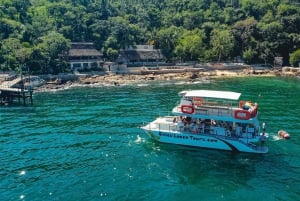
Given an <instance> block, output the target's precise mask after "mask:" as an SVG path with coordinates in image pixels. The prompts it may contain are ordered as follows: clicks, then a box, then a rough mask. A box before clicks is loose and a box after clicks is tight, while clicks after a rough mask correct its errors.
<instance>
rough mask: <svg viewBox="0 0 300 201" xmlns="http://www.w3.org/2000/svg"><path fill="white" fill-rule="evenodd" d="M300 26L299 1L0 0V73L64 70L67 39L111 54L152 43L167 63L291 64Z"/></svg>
mask: <svg viewBox="0 0 300 201" xmlns="http://www.w3.org/2000/svg"><path fill="white" fill-rule="evenodd" d="M299 25H300V4H299V2H298V1H297V0H265V1H256V0H240V1H239V0H222V1H221V0H93V1H90V0H21V1H19V0H0V70H1V69H2V70H9V69H17V68H18V65H27V66H30V69H31V70H32V71H34V72H36V73H45V72H61V71H64V70H66V61H65V58H66V57H65V56H66V53H67V52H68V48H70V45H69V43H70V42H71V41H72V42H94V43H95V46H96V48H97V49H98V50H101V51H102V52H103V54H104V56H105V57H107V58H108V59H114V58H116V54H117V52H118V50H119V49H121V48H125V47H127V46H129V45H137V44H153V45H154V46H155V47H156V48H160V49H161V50H162V52H163V53H164V54H165V56H166V57H167V58H168V59H169V60H172V59H174V60H175V59H176V60H181V61H190V60H194V61H195V60H196V61H226V60H234V59H235V58H236V57H238V56H239V57H242V58H244V60H245V61H246V62H248V63H258V62H265V63H271V64H272V63H273V61H274V57H283V62H284V65H287V64H289V62H292V63H291V65H295V61H294V58H290V55H291V54H292V53H294V54H296V53H295V52H297V51H299V49H300V26H299ZM294 54H292V55H294Z"/></svg>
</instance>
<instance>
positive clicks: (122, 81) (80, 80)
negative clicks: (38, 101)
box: [36, 69, 280, 91]
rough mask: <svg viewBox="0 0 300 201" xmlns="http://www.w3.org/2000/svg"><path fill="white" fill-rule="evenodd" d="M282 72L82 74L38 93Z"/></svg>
mask: <svg viewBox="0 0 300 201" xmlns="http://www.w3.org/2000/svg"><path fill="white" fill-rule="evenodd" d="M277 75H280V72H278V71H275V70H260V71H251V70H247V69H239V70H209V71H196V72H195V71H194V72H190V71H188V70H186V71H185V72H176V73H174V72H170V71H169V72H167V73H162V72H158V71H151V72H147V73H145V72H143V73H141V72H139V73H134V74H127V73H118V72H108V73H106V74H104V75H103V74H97V73H89V74H81V75H78V77H77V79H72V80H63V81H61V80H60V81H58V80H57V79H56V80H53V79H52V80H51V81H47V82H46V84H44V85H42V86H40V87H39V88H38V89H37V90H36V91H49V90H60V89H65V88H69V87H72V86H97V85H99V86H121V85H128V84H134V83H148V82H153V81H184V82H197V81H205V80H209V79H217V78H223V77H243V76H277Z"/></svg>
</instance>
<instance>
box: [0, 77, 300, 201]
mask: <svg viewBox="0 0 300 201" xmlns="http://www.w3.org/2000/svg"><path fill="white" fill-rule="evenodd" d="M188 89H210V90H231V91H236V92H241V93H243V95H242V99H246V100H248V99H252V100H253V101H257V102H258V103H259V115H260V120H261V122H263V121H264V122H266V124H267V132H268V133H269V135H270V137H269V140H268V142H267V144H268V146H269V153H267V154H265V155H255V154H244V153H231V152H226V151H217V150H207V149H197V148H187V147H183V146H178V145H169V144H161V143H158V142H154V141H153V140H151V139H150V138H149V137H148V136H147V135H146V134H144V133H143V132H142V130H141V129H140V128H139V127H140V126H142V125H143V124H144V123H147V122H150V121H152V120H154V119H155V118H156V117H158V116H161V115H168V114H170V113H169V112H170V111H171V109H172V108H173V107H174V106H175V104H176V103H178V101H179V96H178V92H179V91H181V90H188ZM299 104H300V79H297V78H277V77H247V78H226V79H215V80H209V81H205V82H192V83H189V82H173V81H167V82H157V81H151V82H146V83H140V84H137V83H135V84H131V85H126V86H98V87H93V86H88V87H80V86H78V87H74V88H69V89H66V90H62V91H52V92H40V93H35V94H34V106H33V107H22V106H14V107H1V108H0V200H3V201H16V200H21V201H23V200H24V201H25V200H27V201H46V200H47V201H48V200H63V201H73V200H76V201H81V200H82V201H90V200H92V201H94V200H95V201H97V200H109V201H111V200H112V201H123V200H128V201H134V200H137V201H140V200H142V201H152V200H153V201H160V200H162V201H167V200H172V201H186V200H189V201H193V200H211V201H215V200H239V201H240V200H243V201H246V200H249V201H250V200H251V201H253V200H264V201H266V200H267V201H268V200H270V201H274V200H278V201H283V200H284V201H295V200H300V107H299ZM280 129H284V130H286V131H287V132H289V133H290V135H291V139H290V140H282V139H279V138H278V137H277V131H278V130H280Z"/></svg>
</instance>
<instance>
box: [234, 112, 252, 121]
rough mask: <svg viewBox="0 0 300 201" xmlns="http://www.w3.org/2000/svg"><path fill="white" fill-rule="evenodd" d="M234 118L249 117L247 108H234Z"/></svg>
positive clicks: (245, 118)
mask: <svg viewBox="0 0 300 201" xmlns="http://www.w3.org/2000/svg"><path fill="white" fill-rule="evenodd" d="M234 118H236V119H242V120H248V119H250V118H251V114H250V112H249V111H247V110H236V111H235V112H234Z"/></svg>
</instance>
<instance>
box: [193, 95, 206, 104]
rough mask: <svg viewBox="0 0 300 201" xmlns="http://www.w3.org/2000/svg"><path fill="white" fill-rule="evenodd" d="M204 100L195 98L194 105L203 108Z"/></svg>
mask: <svg viewBox="0 0 300 201" xmlns="http://www.w3.org/2000/svg"><path fill="white" fill-rule="evenodd" d="M203 101H204V100H203V98H201V97H194V98H193V103H194V105H196V106H201V105H202V103H203Z"/></svg>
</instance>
